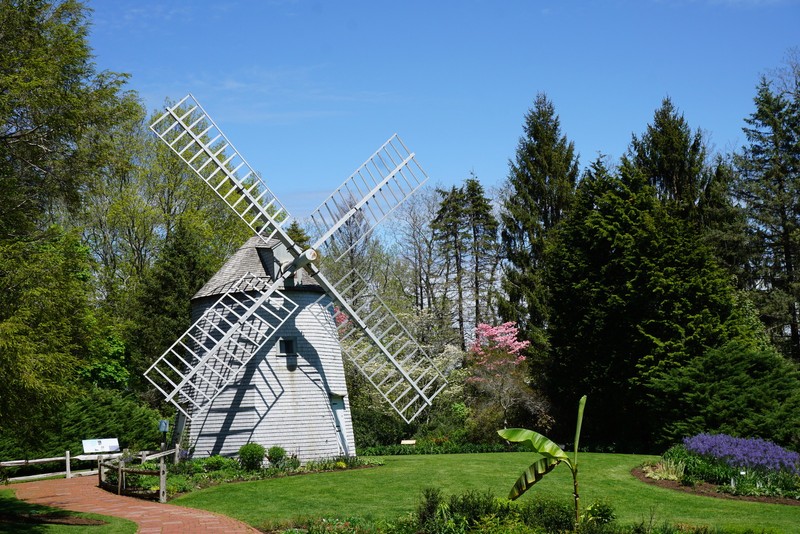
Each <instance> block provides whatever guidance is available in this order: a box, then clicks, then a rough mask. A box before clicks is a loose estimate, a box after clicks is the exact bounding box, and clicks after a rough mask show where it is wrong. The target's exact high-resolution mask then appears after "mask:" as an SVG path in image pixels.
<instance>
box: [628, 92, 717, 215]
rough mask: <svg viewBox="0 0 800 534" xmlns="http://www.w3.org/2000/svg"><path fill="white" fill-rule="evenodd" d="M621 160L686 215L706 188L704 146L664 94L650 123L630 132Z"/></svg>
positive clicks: (699, 135)
mask: <svg viewBox="0 0 800 534" xmlns="http://www.w3.org/2000/svg"><path fill="white" fill-rule="evenodd" d="M623 164H631V165H633V166H635V167H636V168H637V169H639V171H640V172H641V173H642V174H643V175H644V176H645V177H646V178H647V179H648V181H649V183H650V185H652V186H653V187H655V188H656V191H657V192H658V195H659V198H660V199H661V200H662V201H664V202H666V203H668V204H669V205H671V206H672V207H673V209H675V210H676V213H677V214H678V215H681V216H683V217H688V216H689V215H690V214H691V213H693V212H694V211H695V209H696V207H697V203H698V200H699V199H700V197H701V195H702V193H703V191H704V190H705V186H706V182H707V176H706V149H705V144H704V142H703V136H702V134H701V133H700V131H699V130H697V131H696V132H694V133H692V132H691V129H690V128H689V124H688V123H687V122H686V119H684V117H683V115H681V114H679V113H678V110H677V109H675V106H674V105H673V103H672V100H670V99H669V98H665V99H664V100H663V101H662V102H661V107H660V108H659V109H657V110H656V112H655V115H654V117H653V123H652V124H648V125H647V131H646V132H645V133H644V134H643V135H642V136H641V137H637V136H636V135H634V136H633V139H632V140H631V146H630V148H629V149H628V154H627V156H626V157H624V158H623Z"/></svg>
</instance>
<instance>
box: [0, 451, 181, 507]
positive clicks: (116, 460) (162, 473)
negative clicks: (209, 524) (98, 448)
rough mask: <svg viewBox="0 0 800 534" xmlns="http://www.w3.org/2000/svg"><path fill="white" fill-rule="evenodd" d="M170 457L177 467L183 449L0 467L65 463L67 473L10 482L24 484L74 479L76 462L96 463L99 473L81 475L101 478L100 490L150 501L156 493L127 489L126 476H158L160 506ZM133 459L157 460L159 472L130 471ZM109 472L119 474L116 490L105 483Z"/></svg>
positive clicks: (9, 463) (66, 456) (18, 462)
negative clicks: (146, 497)
mask: <svg viewBox="0 0 800 534" xmlns="http://www.w3.org/2000/svg"><path fill="white" fill-rule="evenodd" d="M162 447H163V444H162ZM169 456H172V457H173V458H174V460H173V461H174V462H175V463H177V462H178V460H179V457H180V448H178V447H176V448H174V449H170V450H167V451H158V452H152V451H141V452H140V453H139V455H138V456H135V457H131V455H130V454H129V453H128V451H127V450H125V451H123V452H113V453H100V454H79V455H77V456H72V455H71V454H70V452H69V451H65V452H64V456H54V457H53V458H36V459H33V460H10V461H6V462H0V467H22V466H26V465H35V464H46V463H53V462H64V466H65V470H64V471H56V472H52V473H42V474H39V475H29V476H22V477H13V478H9V479H8V480H9V481H10V482H21V481H25V480H35V479H39V478H48V477H57V476H66V477H67V478H72V477H73V472H72V462H73V461H96V462H97V470H90V471H83V472H81V475H98V477H99V482H100V487H102V488H105V489H108V490H110V491H115V492H116V493H117V494H118V495H122V494H125V495H133V496H138V497H142V496H148V497H149V496H151V494H152V493H153V492H142V491H135V490H128V489H126V488H125V476H126V475H127V474H137V475H158V477H159V489H158V500H159V502H162V503H163V502H167V466H166V462H165V459H166V458H167V457H169ZM126 458H131V460H130V461H126ZM133 458H136V459H139V460H140V461H141V463H145V462H148V461H150V460H158V461H159V468H158V470H155V469H141V468H139V469H137V468H135V467H131V464H132V460H133ZM126 465H127V466H128V467H126ZM109 469H111V470H114V471H116V474H117V484H116V486H112V485H111V484H109V483H108V482H107V481H106V478H107V476H106V475H107V472H108V470H109ZM153 496H154V495H153Z"/></svg>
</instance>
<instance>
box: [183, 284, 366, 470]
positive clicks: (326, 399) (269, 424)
mask: <svg viewBox="0 0 800 534" xmlns="http://www.w3.org/2000/svg"><path fill="white" fill-rule="evenodd" d="M294 297H295V295H293V298H294ZM297 297H298V298H299V299H300V300H302V298H301V297H300V295H297ZM315 299H316V295H313V294H307V295H306V297H305V300H307V301H308V302H307V304H310V306H301V307H300V309H299V310H298V311H297V312H296V313H295V314H294V315H293V316H292V317H291V318H289V319H288V320H287V321H286V322H285V323H284V324H283V325H282V326H281V327H280V328H279V329H278V331H277V332H276V333H275V335H274V336H273V337H272V338H271V339H270V341H269V342H268V343H267V344H266V345H265V346H264V347H262V349H261V350H260V351H259V352H258V353H257V354H256V355H255V356H254V357H253V358H252V359H251V360H250V362H249V363H248V364H247V365H246V366H245V369H243V370H242V373H241V374H240V375H239V376H238V377H237V380H236V381H235V382H234V383H233V384H231V385H230V386H229V387H228V388H226V390H225V391H224V392H223V393H222V394H221V395H220V396H219V397H218V398H217V399H216V400H215V401H214V403H213V405H212V406H211V408H210V409H209V411H208V412H207V413H206V414H204V415H203V416H202V417H201V418H200V420H197V421H194V422H193V426H194V429H193V431H192V432H191V435H192V442H193V444H194V445H195V446H196V450H195V454H196V455H199V456H205V455H211V454H222V455H234V454H236V453H237V451H238V449H239V447H241V445H244V444H245V443H248V442H255V443H259V444H261V445H264V446H266V447H269V446H273V445H280V446H282V447H284V448H285V449H286V450H287V452H289V453H291V454H297V455H298V456H299V457H300V458H301V459H302V460H305V459H309V458H322V457H332V456H336V455H340V454H351V453H352V451H354V450H355V449H354V445H353V443H352V429H351V428H352V427H351V425H352V423H351V420H350V417H349V410H348V406H347V401H346V398H345V397H346V389H345V388H346V385H345V381H344V369H343V366H342V362H341V353H340V351H339V346H338V339H336V338H330V337H329V336H327V335H325V334H324V332H323V331H322V330H321V329H320V327H319V326H318V322H319V321H320V319H319V318H318V317H316V315H317V314H320V313H323V314H325V313H328V312H327V311H325V310H324V309H323V308H320V307H319V306H315V305H314V301H315ZM312 317H313V318H312ZM328 320H332V319H331V318H328ZM323 322H324V321H323ZM281 339H292V340H293V343H292V345H293V350H292V352H291V353H286V354H281V352H282V351H281V350H280V347H279V344H280V341H281ZM286 346H288V345H284V348H285V347H286ZM331 373H332V374H331Z"/></svg>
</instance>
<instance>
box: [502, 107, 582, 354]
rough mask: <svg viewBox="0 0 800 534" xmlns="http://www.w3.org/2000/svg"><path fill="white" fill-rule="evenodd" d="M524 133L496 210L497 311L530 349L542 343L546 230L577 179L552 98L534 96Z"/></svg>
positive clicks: (560, 213) (572, 155)
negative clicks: (498, 238)
mask: <svg viewBox="0 0 800 534" xmlns="http://www.w3.org/2000/svg"><path fill="white" fill-rule="evenodd" d="M523 130H524V135H523V136H522V137H521V138H520V140H519V144H518V145H517V151H516V157H515V159H514V161H511V162H510V163H509V176H508V190H507V191H506V196H505V199H504V200H503V205H502V209H501V213H500V221H501V239H502V255H503V258H504V260H505V263H504V268H503V273H502V280H501V289H502V295H501V296H500V297H499V298H498V311H499V314H500V317H501V318H502V319H503V320H504V321H513V322H515V323H516V324H517V325H518V326H519V329H520V333H521V336H522V338H523V339H527V340H530V341H531V343H532V344H533V348H534V349H535V350H542V349H544V347H545V346H546V344H547V341H546V335H545V331H544V327H545V324H546V321H547V315H548V312H547V291H546V288H545V285H544V282H543V280H542V267H543V264H542V262H543V255H544V249H545V243H546V238H547V235H548V233H549V232H550V231H551V230H552V229H553V228H554V227H555V226H556V225H557V224H558V222H559V221H561V219H562V218H563V217H564V214H565V213H566V212H567V210H568V209H569V206H570V203H571V202H572V198H573V196H574V191H575V183H576V181H577V178H578V157H577V155H576V154H575V147H574V144H573V143H572V142H571V141H568V140H567V137H566V136H565V135H563V134H562V133H561V124H560V120H559V118H558V116H557V115H556V113H555V108H554V107H553V104H552V102H551V101H550V100H549V99H548V98H547V96H545V95H544V94H541V93H540V94H539V95H537V97H536V100H535V102H534V106H533V108H532V109H530V110H529V111H528V113H527V114H526V115H525V124H524V126H523Z"/></svg>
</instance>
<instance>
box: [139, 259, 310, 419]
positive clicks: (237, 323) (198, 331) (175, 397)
mask: <svg viewBox="0 0 800 534" xmlns="http://www.w3.org/2000/svg"><path fill="white" fill-rule="evenodd" d="M272 285H274V284H272ZM296 309H297V304H296V303H295V302H294V301H292V300H291V299H290V298H289V297H287V296H286V295H285V294H283V293H281V292H280V291H277V290H276V289H275V288H274V287H272V288H270V287H268V285H267V283H266V282H265V281H264V280H263V279H260V278H257V277H255V276H253V275H252V274H250V273H248V274H246V275H245V276H243V277H242V278H240V279H239V280H238V281H237V282H236V283H235V284H233V285H232V286H231V287H230V288H228V289H227V291H226V292H225V293H223V295H222V296H221V297H220V298H219V299H218V300H217V301H216V302H215V303H214V304H213V305H212V306H211V307H209V308H208V310H207V311H206V312H205V313H204V314H203V315H202V316H201V317H200V318H199V319H198V320H197V321H195V323H194V324H193V325H192V326H190V327H189V329H188V330H186V332H184V333H183V335H181V336H180V337H179V338H178V340H177V341H175V343H173V344H172V346H171V347H170V348H169V349H167V351H166V352H165V353H164V354H162V355H161V357H159V358H158V359H157V360H156V361H155V363H153V365H151V366H150V368H149V369H148V370H147V371H145V373H144V374H145V377H146V378H147V379H148V380H149V381H150V382H151V383H152V384H153V385H154V386H155V387H156V389H158V390H159V391H160V392H161V394H162V395H164V399H165V400H167V401H168V402H170V403H172V404H173V405H174V406H175V407H177V408H178V410H180V411H181V412H183V413H184V415H186V416H187V417H189V418H192V417H196V416H197V415H199V414H200V413H202V412H203V411H205V410H206V409H207V408H208V407H209V406H210V405H211V403H212V402H213V401H214V399H216V398H217V396H218V395H219V394H220V393H222V391H223V390H224V389H225V388H226V387H227V386H228V385H229V384H231V383H232V382H233V381H234V380H235V379H236V376H237V375H238V374H239V371H240V370H241V369H243V368H244V366H245V365H247V363H248V362H249V361H250V359H252V357H253V356H254V355H255V354H256V353H257V352H258V351H259V350H260V349H261V347H263V346H264V345H265V344H266V343H267V342H268V341H269V340H270V339H271V338H272V337H273V335H274V334H275V332H276V331H277V330H278V328H280V326H281V325H282V324H283V323H284V322H285V321H286V320H287V319H288V318H289V317H291V315H292V314H293V313H294V312H295V310H296ZM186 406H190V409H189V410H187V409H186Z"/></svg>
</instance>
